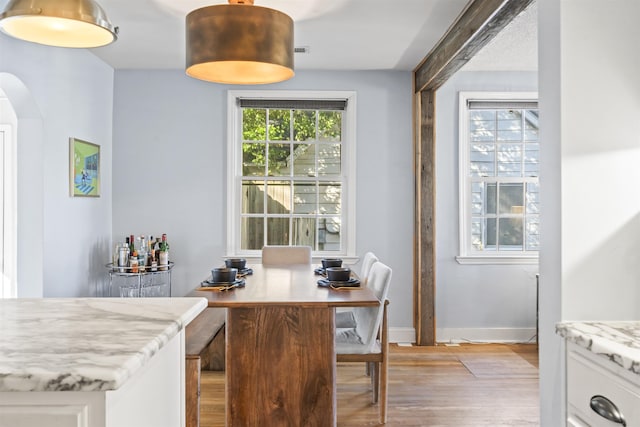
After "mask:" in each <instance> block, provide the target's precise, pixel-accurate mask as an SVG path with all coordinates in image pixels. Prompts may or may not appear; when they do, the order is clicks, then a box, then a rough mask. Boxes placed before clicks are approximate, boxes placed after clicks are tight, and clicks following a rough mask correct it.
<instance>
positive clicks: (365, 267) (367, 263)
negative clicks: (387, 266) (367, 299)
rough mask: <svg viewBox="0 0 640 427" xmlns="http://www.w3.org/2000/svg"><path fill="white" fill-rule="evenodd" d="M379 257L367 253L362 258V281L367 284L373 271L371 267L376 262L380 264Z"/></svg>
mask: <svg viewBox="0 0 640 427" xmlns="http://www.w3.org/2000/svg"><path fill="white" fill-rule="evenodd" d="M378 261H379V259H378V257H377V256H376V255H375V254H374V253H373V252H367V253H366V254H364V256H363V257H362V265H361V266H360V274H359V276H360V281H361V282H363V283H365V284H366V281H367V277H369V272H370V271H371V267H373V264H374V263H375V262H378Z"/></svg>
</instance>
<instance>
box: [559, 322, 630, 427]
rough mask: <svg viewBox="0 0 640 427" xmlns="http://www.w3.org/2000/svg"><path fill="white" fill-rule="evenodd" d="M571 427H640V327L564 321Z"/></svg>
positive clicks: (563, 333)
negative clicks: (619, 426)
mask: <svg viewBox="0 0 640 427" xmlns="http://www.w3.org/2000/svg"><path fill="white" fill-rule="evenodd" d="M556 332H557V333H558V334H559V335H561V336H562V337H564V339H565V341H566V346H565V347H566V364H567V378H566V382H567V387H566V390H567V398H566V402H567V408H566V409H567V425H568V426H579V427H581V426H613V425H623V426H624V425H626V426H637V425H640V322H638V321H609V322H563V323H559V324H558V325H556Z"/></svg>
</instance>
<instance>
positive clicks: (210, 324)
mask: <svg viewBox="0 0 640 427" xmlns="http://www.w3.org/2000/svg"><path fill="white" fill-rule="evenodd" d="M225 318H226V309H224V308H211V307H208V308H205V309H204V311H202V312H201V313H200V314H199V315H198V316H197V317H196V318H195V319H193V321H191V323H189V324H188V325H187V328H186V330H185V358H186V360H185V407H186V408H185V409H186V411H185V412H186V427H199V426H200V371H201V370H212V371H221V370H224V346H225V343H224V340H225V338H224V322H225Z"/></svg>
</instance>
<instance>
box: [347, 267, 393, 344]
mask: <svg viewBox="0 0 640 427" xmlns="http://www.w3.org/2000/svg"><path fill="white" fill-rule="evenodd" d="M390 284H391V268H390V267H388V266H387V265H385V264H383V263H381V262H379V261H378V262H375V263H373V265H372V266H371V270H370V272H369V277H368V280H367V287H368V288H369V289H371V290H372V291H373V293H374V294H375V295H376V297H377V298H378V300H379V301H380V305H379V306H377V307H356V308H354V310H353V311H354V313H353V315H354V317H355V320H356V332H357V334H358V335H359V336H360V338H361V339H362V343H363V344H365V346H366V347H367V350H368V351H372V350H373V348H374V347H375V344H376V339H377V337H378V331H379V330H380V324H381V322H382V318H383V316H384V305H385V300H386V299H387V294H388V293H389V285H390Z"/></svg>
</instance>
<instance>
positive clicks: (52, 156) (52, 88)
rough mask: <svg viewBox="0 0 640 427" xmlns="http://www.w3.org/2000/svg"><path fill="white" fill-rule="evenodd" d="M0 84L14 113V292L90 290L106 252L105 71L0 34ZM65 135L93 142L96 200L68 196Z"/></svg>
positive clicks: (108, 111)
mask: <svg viewBox="0 0 640 427" xmlns="http://www.w3.org/2000/svg"><path fill="white" fill-rule="evenodd" d="M0 87H1V88H2V90H3V91H4V92H5V93H6V94H7V97H8V99H9V102H10V103H11V104H12V107H13V109H14V110H15V111H16V115H17V119H18V131H17V134H18V135H17V145H18V272H17V276H18V277H17V279H18V295H19V296H51V297H53V296H90V295H95V294H96V293H97V291H98V288H100V287H101V286H102V285H103V284H104V281H105V270H104V264H105V263H106V262H107V261H108V260H109V257H110V252H111V131H112V121H111V118H112V109H113V104H112V102H113V69H112V68H111V67H109V66H108V65H106V64H105V63H104V62H102V61H101V60H99V59H98V58H96V57H95V56H94V55H92V54H91V52H89V51H87V50H85V49H60V48H51V47H45V46H41V45H36V44H32V43H27V42H22V41H18V40H15V39H12V38H9V37H7V36H5V35H3V34H0ZM69 137H77V138H81V139H85V140H87V141H91V142H93V143H96V144H99V145H100V146H101V174H102V176H101V178H102V195H101V197H100V198H71V197H70V196H69Z"/></svg>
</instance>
